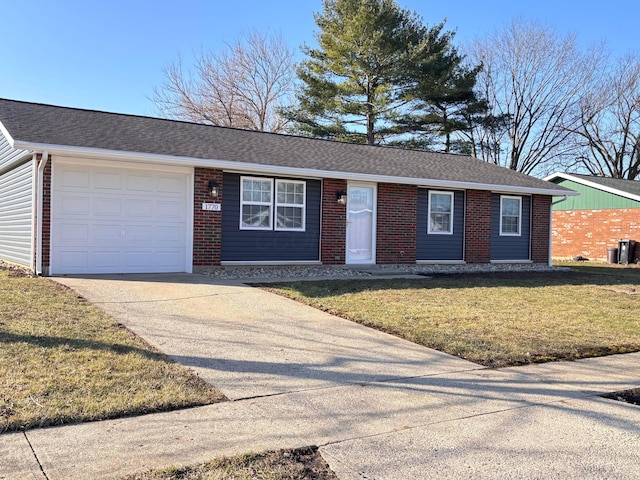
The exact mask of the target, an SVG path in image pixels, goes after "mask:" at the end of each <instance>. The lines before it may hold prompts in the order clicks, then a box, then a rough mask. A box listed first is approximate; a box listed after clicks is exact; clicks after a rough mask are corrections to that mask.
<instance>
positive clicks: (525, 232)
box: [491, 194, 531, 260]
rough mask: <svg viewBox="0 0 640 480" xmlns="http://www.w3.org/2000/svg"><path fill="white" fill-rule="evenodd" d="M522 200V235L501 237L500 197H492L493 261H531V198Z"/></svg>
mask: <svg viewBox="0 0 640 480" xmlns="http://www.w3.org/2000/svg"><path fill="white" fill-rule="evenodd" d="M510 196H516V195H510ZM520 198H522V221H521V227H520V230H521V232H520V233H521V235H520V236H508V235H505V236H501V235H500V195H497V194H494V195H492V196H491V260H529V258H530V249H529V245H530V243H531V197H527V196H524V197H520Z"/></svg>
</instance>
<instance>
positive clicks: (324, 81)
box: [286, 0, 453, 145]
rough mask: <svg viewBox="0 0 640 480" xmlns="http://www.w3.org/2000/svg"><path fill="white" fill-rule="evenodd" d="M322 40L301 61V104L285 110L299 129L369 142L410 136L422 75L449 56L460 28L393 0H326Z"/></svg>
mask: <svg viewBox="0 0 640 480" xmlns="http://www.w3.org/2000/svg"><path fill="white" fill-rule="evenodd" d="M315 22H316V24H317V26H318V28H319V32H317V33H316V38H317V42H318V48H310V47H308V46H305V47H304V48H303V50H304V52H305V54H306V55H307V57H308V58H307V60H305V61H304V62H303V63H302V64H301V66H300V67H299V69H298V76H299V78H300V80H301V87H300V90H299V92H298V94H297V99H298V105H297V107H296V108H295V109H290V110H289V111H287V112H286V115H287V116H288V118H289V119H290V120H292V121H293V125H294V128H295V131H296V132H297V133H302V134H306V135H310V136H314V137H321V138H332V139H336V140H344V141H353V142H360V143H367V144H369V145H375V144H381V143H389V142H391V141H392V140H393V139H397V138H400V139H402V138H405V140H406V135H407V133H408V132H410V131H411V129H412V128H415V125H414V124H412V123H411V122H400V120H401V118H403V116H404V117H405V120H406V115H407V113H408V112H410V111H412V110H413V109H414V108H415V102H416V96H415V88H416V85H417V83H418V81H417V77H416V76H417V75H419V74H421V73H423V72H422V71H421V68H423V67H425V66H426V65H427V64H428V63H429V59H440V58H441V57H445V56H446V54H447V52H448V51H449V50H450V45H451V39H452V36H453V34H452V33H450V32H444V31H443V29H444V23H441V24H439V25H436V26H435V27H432V28H427V27H426V26H424V25H423V23H422V19H421V18H420V17H419V16H418V15H417V14H416V13H412V12H410V11H409V10H405V9H401V8H400V7H399V6H398V5H397V3H396V2H395V1H394V0H324V1H323V10H322V12H321V13H316V14H315Z"/></svg>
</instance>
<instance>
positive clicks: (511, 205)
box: [502, 198, 520, 217]
mask: <svg viewBox="0 0 640 480" xmlns="http://www.w3.org/2000/svg"><path fill="white" fill-rule="evenodd" d="M519 213H520V200H518V199H516V198H503V199H502V214H503V215H509V216H515V217H517V216H518V215H519Z"/></svg>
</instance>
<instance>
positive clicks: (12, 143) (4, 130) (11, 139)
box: [0, 122, 16, 148]
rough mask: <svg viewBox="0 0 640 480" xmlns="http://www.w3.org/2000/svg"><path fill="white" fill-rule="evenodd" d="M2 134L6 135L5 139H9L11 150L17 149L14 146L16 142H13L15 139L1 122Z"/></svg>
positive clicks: (0, 131)
mask: <svg viewBox="0 0 640 480" xmlns="http://www.w3.org/2000/svg"><path fill="white" fill-rule="evenodd" d="M0 133H2V135H4V138H6V139H7V142H9V145H11V148H16V147H15V146H14V143H15V142H14V141H13V137H12V136H11V134H10V133H9V130H7V129H6V128H5V126H4V124H3V123H2V122H0Z"/></svg>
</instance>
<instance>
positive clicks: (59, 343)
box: [0, 331, 174, 363]
mask: <svg viewBox="0 0 640 480" xmlns="http://www.w3.org/2000/svg"><path fill="white" fill-rule="evenodd" d="M2 343H5V344H9V343H28V344H31V345H35V346H37V347H42V348H59V347H63V348H64V349H65V350H68V351H77V350H100V351H109V352H112V353H115V354H118V355H126V354H130V353H133V354H136V355H140V356H143V357H145V358H148V359H150V360H156V361H162V362H166V363H174V362H173V361H172V360H171V359H170V358H168V357H167V356H166V355H164V354H162V353H160V352H154V351H153V350H146V349H144V348H138V347H133V346H131V345H123V344H120V343H104V342H99V341H96V340H87V339H81V338H66V337H51V336H47V335H22V334H17V333H11V332H3V331H0V344H2Z"/></svg>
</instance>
